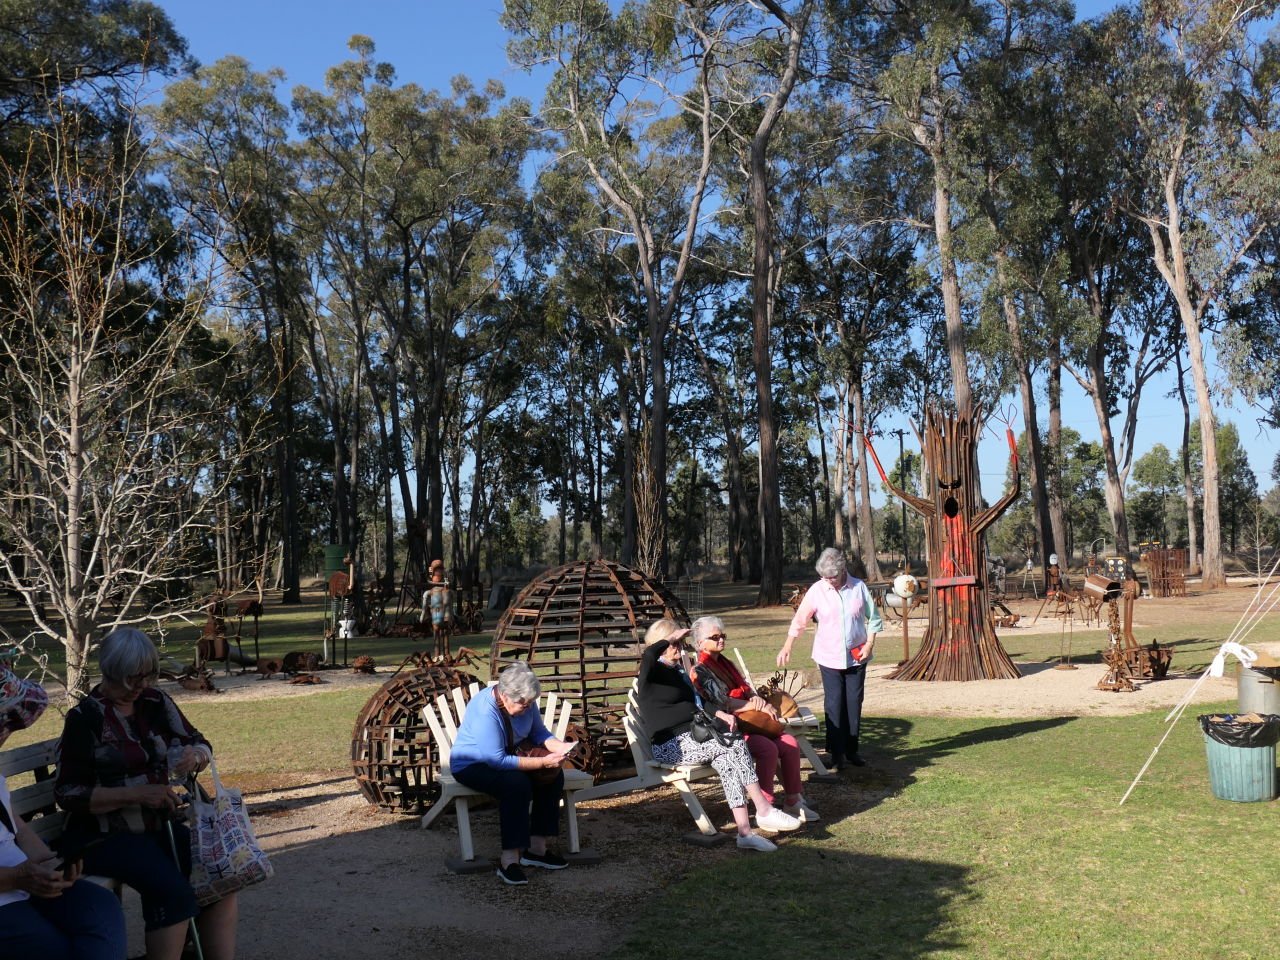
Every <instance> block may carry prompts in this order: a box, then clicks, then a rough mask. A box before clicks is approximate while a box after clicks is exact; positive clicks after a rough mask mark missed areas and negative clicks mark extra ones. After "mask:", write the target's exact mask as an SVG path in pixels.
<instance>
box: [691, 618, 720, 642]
mask: <svg viewBox="0 0 1280 960" xmlns="http://www.w3.org/2000/svg"><path fill="white" fill-rule="evenodd" d="M717 631H719V632H720V633H724V621H723V620H721V619H720V618H719V617H699V618H698V619H697V620H695V621H693V625H692V626H691V627H690V628H689V633H690V634H692V636H693V645H694V648H695V649H696V648H697V646H698V644H700V643H702V641H703V640H705V639H706V638H707V637H709V636H711V634H713V633H715V632H717Z"/></svg>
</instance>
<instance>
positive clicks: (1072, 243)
mask: <svg viewBox="0 0 1280 960" xmlns="http://www.w3.org/2000/svg"><path fill="white" fill-rule="evenodd" d="M1105 37H1106V31H1105V29H1104V28H1103V27H1101V26H1100V24H1099V23H1098V22H1092V23H1087V24H1081V25H1077V26H1076V27H1075V28H1074V29H1073V30H1072V31H1071V32H1070V33H1069V34H1068V35H1067V36H1066V37H1065V38H1064V41H1063V43H1062V44H1061V45H1060V47H1059V50H1058V54H1059V55H1058V59H1057V62H1056V63H1054V64H1053V65H1052V66H1051V67H1050V68H1048V69H1046V70H1045V71H1043V72H1042V74H1041V76H1042V83H1041V85H1040V87H1039V88H1038V91H1037V105H1038V107H1039V109H1038V113H1040V114H1041V115H1044V116H1049V117H1052V118H1053V121H1052V122H1050V123H1046V124H1045V125H1044V126H1043V127H1042V129H1041V134H1040V135H1039V136H1038V137H1037V139H1036V142H1035V144H1034V147H1033V154H1032V155H1033V158H1034V164H1035V170H1036V173H1037V177H1038V179H1039V180H1040V182H1042V183H1045V184H1047V185H1048V188H1049V189H1050V190H1051V191H1052V202H1051V203H1050V204H1049V205H1048V206H1049V210H1050V214H1049V217H1050V220H1051V223H1052V225H1053V227H1054V228H1055V233H1054V238H1055V239H1056V241H1057V244H1058V247H1059V249H1060V251H1061V254H1062V257H1063V259H1064V260H1065V263H1064V264H1063V265H1062V266H1063V270H1062V272H1063V275H1062V277H1061V287H1060V289H1061V293H1062V297H1061V299H1059V300H1057V301H1049V300H1048V299H1046V304H1047V305H1050V306H1052V313H1053V317H1054V319H1055V321H1056V323H1055V324H1054V326H1053V328H1052V329H1050V330H1047V331H1046V333H1047V334H1048V336H1049V338H1050V340H1051V342H1050V343H1049V344H1047V355H1048V357H1049V359H1050V362H1051V363H1052V364H1053V365H1054V366H1055V368H1056V365H1057V364H1058V363H1061V364H1062V366H1063V367H1064V368H1065V369H1066V370H1067V371H1068V372H1069V373H1070V375H1071V376H1072V377H1073V378H1074V379H1075V380H1076V382H1077V383H1078V384H1079V385H1080V387H1081V389H1082V390H1083V391H1084V392H1085V394H1086V396H1088V397H1089V398H1090V401H1091V404H1092V407H1093V411H1094V415H1095V418H1096V419H1097V422H1098V430H1099V436H1100V442H1101V449H1102V452H1103V458H1104V464H1105V479H1104V491H1105V496H1106V502H1107V512H1108V516H1109V518H1110V522H1111V533H1112V536H1113V537H1114V538H1115V541H1116V544H1117V549H1118V550H1119V551H1121V552H1126V551H1128V549H1129V534H1128V522H1127V519H1126V516H1125V504H1124V491H1125V481H1126V477H1127V474H1128V471H1129V466H1130V463H1131V461H1132V458H1133V454H1134V447H1135V444H1136V442H1137V429H1138V423H1139V408H1140V403H1141V399H1142V394H1143V390H1144V388H1145V387H1146V386H1147V384H1148V383H1149V382H1150V381H1151V379H1152V378H1153V377H1155V376H1156V375H1158V374H1159V373H1161V372H1162V371H1163V370H1164V369H1165V368H1166V367H1167V365H1168V362H1169V360H1170V359H1171V357H1172V355H1173V352H1174V350H1175V348H1176V338H1173V337H1171V336H1170V319H1171V313H1170V304H1169V301H1168V299H1167V297H1165V296H1164V295H1162V294H1161V293H1160V292H1159V286H1160V283H1159V279H1158V277H1157V276H1156V274H1155V271H1154V268H1153V267H1152V265H1151V263H1150V260H1149V258H1146V257H1145V256H1144V255H1143V251H1144V243H1145V242H1146V239H1145V238H1146V231H1145V230H1144V229H1142V228H1141V226H1140V225H1139V224H1137V223H1136V222H1135V221H1133V220H1132V219H1130V218H1127V217H1125V216H1123V215H1122V209H1121V198H1123V197H1124V196H1125V195H1126V194H1127V193H1129V192H1131V190H1132V188H1133V186H1134V171H1135V169H1136V168H1137V166H1138V165H1140V163H1141V156H1142V151H1143V144H1142V139H1141V137H1140V135H1139V131H1138V129H1137V126H1136V124H1135V123H1134V118H1133V116H1132V114H1131V112H1130V111H1129V110H1128V109H1127V108H1126V106H1125V104H1124V103H1123V101H1120V100H1118V99H1117V98H1116V97H1115V95H1114V89H1115V87H1116V85H1117V82H1118V78H1117V76H1116V69H1117V66H1116V63H1115V60H1114V59H1113V58H1112V56H1111V49H1110V46H1109V44H1108V42H1107V41H1106V39H1105ZM1051 377H1052V378H1053V379H1052V380H1051V388H1052V389H1055V390H1056V384H1057V371H1056V369H1055V370H1054V371H1053V372H1052V373H1051ZM1117 416H1119V417H1120V428H1119V430H1118V431H1117V430H1116V428H1115V427H1114V426H1113V420H1114V419H1115V418H1116V417H1117ZM1059 546H1060V545H1059Z"/></svg>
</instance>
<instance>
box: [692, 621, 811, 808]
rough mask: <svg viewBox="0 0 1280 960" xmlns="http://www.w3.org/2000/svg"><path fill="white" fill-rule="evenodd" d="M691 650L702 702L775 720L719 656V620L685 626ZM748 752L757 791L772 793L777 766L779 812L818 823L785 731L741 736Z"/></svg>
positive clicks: (792, 741) (796, 752) (796, 747)
mask: <svg viewBox="0 0 1280 960" xmlns="http://www.w3.org/2000/svg"><path fill="white" fill-rule="evenodd" d="M690 632H691V633H692V635H693V649H694V651H695V652H696V653H697V655H698V659H697V662H696V663H695V664H694V667H693V682H694V685H695V686H696V687H697V689H698V693H700V694H701V695H702V699H703V701H704V702H708V703H710V704H712V705H714V706H715V708H716V709H717V710H724V711H726V712H728V713H733V714H736V713H737V712H738V711H739V710H761V711H763V712H765V713H767V714H769V716H771V717H773V718H774V719H775V720H776V719H777V716H778V714H777V711H776V710H774V709H773V707H771V706H769V704H768V702H767V701H765V700H764V699H763V698H762V697H761V696H759V694H757V693H756V691H755V690H754V689H752V687H751V685H750V684H749V683H747V680H746V678H745V677H743V675H742V673H741V671H739V670H738V668H737V667H735V666H734V665H733V662H732V661H730V659H729V658H728V657H726V656H725V655H724V645H725V641H726V639H727V638H726V636H725V632H724V621H723V620H721V619H720V618H719V617H699V618H698V619H697V620H695V621H693V626H692V627H690ZM746 739H747V749H748V750H749V751H751V758H752V759H753V760H754V761H755V764H756V774H757V775H758V776H759V777H760V789H761V790H763V791H764V792H765V795H766V796H772V795H773V781H774V777H775V775H776V774H777V771H778V767H779V766H781V767H782V789H783V791H784V792H785V794H786V799H785V801H784V804H783V807H782V810H783V812H784V813H787V814H790V815H791V816H793V817H795V818H796V819H797V820H803V821H809V822H812V821H814V820H817V819H819V817H818V811H816V810H814V809H813V807H811V806H809V804H808V803H806V802H805V799H804V784H803V782H802V781H801V779H800V746H799V744H797V743H796V738H795V737H793V736H791V734H789V733H781V734H779V735H778V736H776V737H771V736H769V735H768V734H765V733H757V732H749V733H747V734H746Z"/></svg>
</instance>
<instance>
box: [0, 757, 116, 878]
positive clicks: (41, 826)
mask: <svg viewBox="0 0 1280 960" xmlns="http://www.w3.org/2000/svg"><path fill="white" fill-rule="evenodd" d="M57 771H58V738H57V737H55V738H53V739H52V740H41V741H40V742H39V743H32V744H28V745H27V746H25V747H15V748H14V749H12V750H5V751H3V752H0V776H3V777H4V778H5V780H6V781H7V782H8V786H9V800H10V803H11V804H12V805H13V812H14V813H15V814H17V815H18V816H19V817H21V818H22V819H23V820H25V821H26V822H27V824H28V825H29V826H30V827H31V830H32V832H34V833H35V835H36V836H38V837H39V838H40V839H41V840H43V841H44V842H45V843H46V844H48V845H49V846H51V847H52V846H53V845H54V844H56V843H57V842H58V840H59V839H61V837H62V824H63V816H62V811H60V810H59V809H58V807H57V804H56V803H54V799H53V783H54V776H55V775H56V774H57ZM27 774H31V775H32V777H34V781H35V782H34V783H26V782H24V781H25V780H26V775H27ZM85 879H86V880H91V881H93V882H94V883H96V884H99V885H101V886H104V887H106V888H107V889H109V890H114V891H115V893H116V895H117V896H119V895H120V893H121V892H122V886H121V883H120V881H119V880H116V879H115V878H114V877H89V876H86V877H85Z"/></svg>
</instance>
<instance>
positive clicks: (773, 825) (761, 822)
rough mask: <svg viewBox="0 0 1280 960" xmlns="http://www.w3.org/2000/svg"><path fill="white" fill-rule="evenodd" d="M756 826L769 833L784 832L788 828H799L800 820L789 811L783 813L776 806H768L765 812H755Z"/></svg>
mask: <svg viewBox="0 0 1280 960" xmlns="http://www.w3.org/2000/svg"><path fill="white" fill-rule="evenodd" d="M756 826H757V827H759V828H760V829H761V830H768V831H769V832H770V833H784V832H786V831H788V830H799V829H800V821H799V820H797V819H796V818H795V817H793V816H791V815H790V814H789V813H783V812H782V811H781V810H779V809H778V808H777V807H770V808H769V812H768V813H765V814H759V813H757V814H756Z"/></svg>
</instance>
